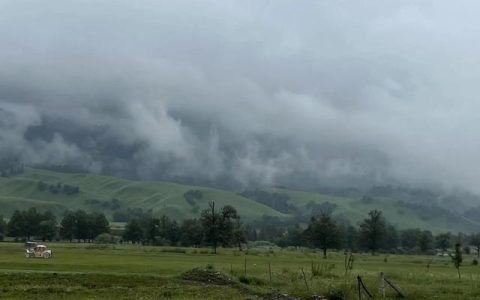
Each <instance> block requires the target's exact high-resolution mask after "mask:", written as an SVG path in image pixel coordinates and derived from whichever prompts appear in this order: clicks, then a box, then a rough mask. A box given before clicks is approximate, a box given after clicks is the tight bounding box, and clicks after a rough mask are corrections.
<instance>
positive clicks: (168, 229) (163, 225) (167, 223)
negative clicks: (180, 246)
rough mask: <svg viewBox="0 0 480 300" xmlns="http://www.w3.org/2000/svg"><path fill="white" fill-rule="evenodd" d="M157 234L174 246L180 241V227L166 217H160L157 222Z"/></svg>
mask: <svg viewBox="0 0 480 300" xmlns="http://www.w3.org/2000/svg"><path fill="white" fill-rule="evenodd" d="M159 234H160V236H161V237H162V238H164V239H166V240H168V242H169V243H170V244H172V245H175V244H177V243H178V242H179V240H180V227H179V226H178V223H177V221H175V220H171V219H170V218H169V217H167V216H162V217H161V218H160V221H159Z"/></svg>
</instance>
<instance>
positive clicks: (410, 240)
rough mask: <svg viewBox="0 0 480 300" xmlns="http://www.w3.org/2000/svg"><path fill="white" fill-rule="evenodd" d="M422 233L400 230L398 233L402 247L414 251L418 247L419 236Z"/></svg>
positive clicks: (417, 230) (413, 230) (414, 230)
mask: <svg viewBox="0 0 480 300" xmlns="http://www.w3.org/2000/svg"><path fill="white" fill-rule="evenodd" d="M421 235H422V232H421V231H420V229H405V230H402V231H401V233H400V240H401V243H402V247H404V248H406V249H410V250H412V249H414V248H415V247H417V246H418V244H419V241H420V236H421Z"/></svg>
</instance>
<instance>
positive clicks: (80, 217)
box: [73, 210, 91, 242]
mask: <svg viewBox="0 0 480 300" xmlns="http://www.w3.org/2000/svg"><path fill="white" fill-rule="evenodd" d="M74 216H75V226H74V231H73V232H74V236H75V238H76V239H77V240H78V242H80V240H83V241H84V242H85V241H86V240H87V239H88V238H89V237H90V232H91V229H90V226H91V223H90V220H89V216H88V214H87V213H86V212H85V211H84V210H77V211H76V212H75V213H74Z"/></svg>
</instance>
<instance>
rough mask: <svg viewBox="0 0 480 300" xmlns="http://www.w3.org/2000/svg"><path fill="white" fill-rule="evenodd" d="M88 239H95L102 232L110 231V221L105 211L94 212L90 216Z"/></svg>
mask: <svg viewBox="0 0 480 300" xmlns="http://www.w3.org/2000/svg"><path fill="white" fill-rule="evenodd" d="M88 219H89V220H88V223H89V224H88V226H89V233H88V239H89V240H93V239H95V238H96V237H97V236H98V235H100V234H102V233H110V223H109V222H108V220H107V218H106V217H105V215H104V214H103V213H92V214H90V215H89V216H88Z"/></svg>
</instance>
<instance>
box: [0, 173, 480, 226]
mask: <svg viewBox="0 0 480 300" xmlns="http://www.w3.org/2000/svg"><path fill="white" fill-rule="evenodd" d="M40 182H41V183H42V184H40ZM58 183H61V185H62V186H65V185H68V186H70V187H78V189H79V190H78V191H77V192H72V193H70V194H68V193H64V192H56V193H54V192H52V190H51V189H49V188H52V187H55V186H56V185H57V184H58ZM40 185H44V187H43V188H42V187H41V186H40ZM45 186H46V187H45ZM53 189H54V188H53ZM190 190H199V191H201V193H202V195H203V196H202V198H201V199H195V201H194V205H192V202H189V201H187V200H186V199H185V197H184V194H185V193H186V192H187V191H190ZM264 191H266V192H267V193H276V194H280V195H286V196H287V199H288V203H289V204H291V206H292V207H293V208H294V209H295V210H296V211H295V214H296V215H297V216H298V215H303V216H304V217H303V221H305V222H307V221H308V218H309V215H310V214H312V211H313V212H315V210H318V209H319V208H320V209H323V208H325V207H328V208H330V209H331V210H332V211H333V214H334V215H335V216H337V217H339V218H343V219H347V220H349V221H350V222H351V223H352V224H356V223H357V222H358V221H360V220H362V219H363V218H365V216H366V215H367V214H368V212H369V211H370V210H372V209H380V210H382V211H383V212H384V215H385V217H386V219H387V220H388V221H389V222H390V223H392V224H394V225H396V226H398V227H399V228H414V227H415V228H422V229H428V230H432V231H434V232H442V231H452V232H457V231H462V232H472V231H480V224H478V223H476V222H473V221H471V220H469V219H467V218H465V217H463V216H461V215H457V214H454V213H449V212H448V211H446V210H443V209H438V208H437V207H425V206H420V207H419V206H415V205H412V204H411V203H410V204H409V203H404V202H402V201H399V200H398V199H392V198H382V197H374V198H368V199H365V198H358V197H337V196H328V195H323V194H319V193H311V192H302V191H293V190H288V189H273V188H272V189H264ZM112 199H117V200H118V202H117V204H118V206H119V207H120V209H126V208H141V209H143V210H144V211H146V210H152V212H153V213H154V214H157V215H162V214H164V215H168V216H170V217H173V218H176V219H184V218H192V217H198V216H199V214H200V211H201V210H202V209H204V208H206V207H207V205H208V202H209V201H212V200H213V201H215V203H216V204H217V205H218V206H224V205H232V206H234V207H235V208H236V209H237V210H238V211H239V213H240V215H241V216H242V218H243V219H244V220H245V221H246V222H249V221H252V220H256V219H260V218H261V217H262V216H264V215H266V216H273V217H280V218H285V219H286V218H292V217H293V214H288V213H286V212H284V213H282V212H280V211H278V210H277V209H275V208H273V207H272V205H270V206H267V205H264V204H261V203H259V202H257V201H255V200H252V199H249V198H247V197H244V196H241V195H239V194H238V193H237V192H234V191H225V190H219V189H213V188H206V187H195V186H188V185H182V184H176V183H169V182H146V181H132V180H126V179H121V178H116V177H110V176H99V175H93V174H71V173H59V172H53V171H46V170H38V169H27V170H26V171H25V173H24V174H22V175H19V176H16V177H9V178H2V177H0V214H3V215H4V216H7V217H8V216H10V215H11V213H12V212H13V211H14V210H15V209H27V208H29V207H32V206H33V207H37V208H38V209H40V210H47V209H49V210H52V211H53V212H55V213H57V214H58V215H61V214H62V213H63V212H64V211H65V210H67V209H70V210H74V209H85V210H87V211H101V212H104V213H105V214H106V215H107V216H109V217H111V216H112V212H113V208H112V207H111V206H109V203H110V202H111V200H112ZM267 204H268V203H267ZM300 220H301V219H300Z"/></svg>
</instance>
